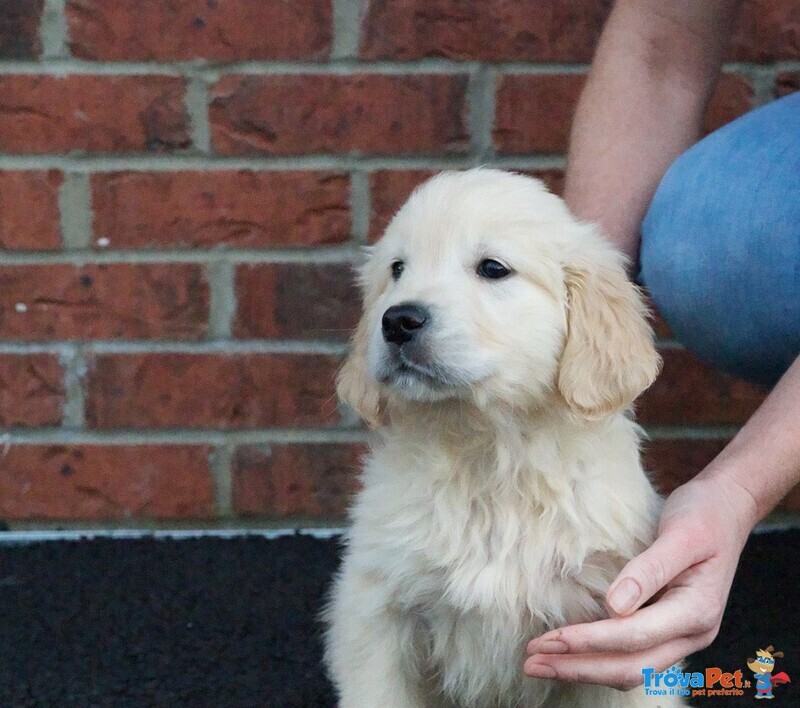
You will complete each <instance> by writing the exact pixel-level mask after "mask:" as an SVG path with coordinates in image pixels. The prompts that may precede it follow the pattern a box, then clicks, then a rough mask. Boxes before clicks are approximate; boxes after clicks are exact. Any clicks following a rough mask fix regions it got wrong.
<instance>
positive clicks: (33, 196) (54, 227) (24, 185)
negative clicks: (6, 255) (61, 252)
mask: <svg viewBox="0 0 800 708" xmlns="http://www.w3.org/2000/svg"><path fill="white" fill-rule="evenodd" d="M62 181H63V175H62V174H61V172H58V171H57V170H49V171H46V172H45V171H42V172H0V249H3V250H9V251H20V250H25V251H53V250H56V249H59V248H60V247H61V223H60V219H61V216H60V213H59V208H58V191H59V188H60V187H61V182H62Z"/></svg>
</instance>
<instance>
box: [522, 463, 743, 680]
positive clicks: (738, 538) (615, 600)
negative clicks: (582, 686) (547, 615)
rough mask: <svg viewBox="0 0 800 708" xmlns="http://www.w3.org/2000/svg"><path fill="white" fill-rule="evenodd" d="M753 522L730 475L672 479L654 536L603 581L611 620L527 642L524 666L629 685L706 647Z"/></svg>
mask: <svg viewBox="0 0 800 708" xmlns="http://www.w3.org/2000/svg"><path fill="white" fill-rule="evenodd" d="M756 521H757V512H756V505H755V503H754V501H753V499H752V497H751V496H750V495H749V494H748V493H747V492H746V491H745V490H743V489H742V488H741V487H738V486H737V485H735V483H731V484H726V485H723V484H722V483H721V482H720V481H719V479H716V478H711V479H708V478H701V477H698V478H695V479H694V480H692V481H690V482H688V483H686V484H684V485H683V486H682V487H679V488H678V489H676V490H675V491H674V492H673V493H672V495H671V496H670V497H669V498H668V499H667V501H666V503H665V505H664V509H663V512H662V514H661V520H660V522H659V531H658V537H657V539H656V541H655V542H654V543H653V545H652V546H651V547H650V548H649V549H647V550H646V551H644V552H643V553H641V554H640V555H638V556H637V557H636V558H634V559H632V560H631V561H630V562H629V563H628V564H627V565H626V566H625V567H624V568H623V569H622V571H621V572H620V574H619V575H618V576H617V578H616V580H615V581H614V582H613V583H612V584H611V587H610V588H609V590H608V593H607V594H606V604H607V606H608V608H609V612H610V614H611V618H610V619H605V620H598V621H596V622H588V623H585V624H577V625H571V626H567V627H562V628H560V629H556V630H553V631H551V632H548V633H546V634H544V635H542V636H541V637H538V638H536V639H534V640H532V641H531V642H529V643H528V646H527V652H528V654H529V656H528V658H527V659H526V661H525V664H524V671H525V673H526V674H528V675H529V676H534V677H540V678H556V679H560V680H563V681H578V682H585V683H597V684H604V685H606V686H611V687H613V688H617V689H620V690H629V689H631V688H634V687H636V686H638V685H640V684H641V683H642V673H641V670H642V668H645V667H653V668H654V669H655V670H656V671H663V670H665V669H666V668H668V667H669V666H672V665H673V664H674V663H675V662H677V661H679V660H680V659H682V658H684V657H685V656H687V655H688V654H691V653H692V652H694V651H697V650H699V649H703V648H705V647H707V646H708V645H709V644H711V642H712V641H713V640H714V638H715V637H716V636H717V632H718V631H719V626H720V622H721V620H722V613H723V611H724V609H725V604H726V602H727V599H728V593H729V592H730V587H731V583H732V582H733V576H734V573H735V572H736V566H737V564H738V562H739V556H740V554H741V552H742V548H743V547H744V544H745V542H746V540H747V536H748V534H749V533H750V530H751V529H752V527H753V526H754V525H755V523H756ZM662 589H666V590H665V592H664V593H663V595H661V597H659V598H658V599H657V600H656V601H655V602H653V603H652V604H650V605H648V606H646V607H642V605H643V604H644V603H645V602H647V601H648V600H649V599H651V598H652V597H653V596H654V595H656V593H658V592H659V591H660V590H662Z"/></svg>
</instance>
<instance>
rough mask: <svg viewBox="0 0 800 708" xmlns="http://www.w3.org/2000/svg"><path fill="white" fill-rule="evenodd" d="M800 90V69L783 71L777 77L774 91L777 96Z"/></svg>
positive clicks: (780, 96)
mask: <svg viewBox="0 0 800 708" xmlns="http://www.w3.org/2000/svg"><path fill="white" fill-rule="evenodd" d="M795 91H800V71H782V72H781V73H780V74H778V75H777V76H776V77H775V88H774V90H773V93H774V94H775V97H776V98H782V97H783V96H788V95H789V94H790V93H794V92H795Z"/></svg>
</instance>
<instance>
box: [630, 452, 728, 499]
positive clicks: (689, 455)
mask: <svg viewBox="0 0 800 708" xmlns="http://www.w3.org/2000/svg"><path fill="white" fill-rule="evenodd" d="M727 444H728V440H727V439H713V438H712V439H701V440H694V439H688V438H675V439H673V438H669V439H659V440H648V441H647V442H645V444H644V449H643V453H644V455H643V459H644V468H645V469H646V470H647V471H648V472H649V473H650V476H651V479H652V480H653V483H654V484H655V486H656V488H657V489H658V490H659V491H660V492H661V493H662V494H669V493H670V492H671V491H672V490H674V489H675V488H676V487H678V486H680V485H681V484H684V483H685V482H688V481H689V480H690V479H692V477H694V476H695V475H696V474H697V473H698V472H700V471H701V470H702V469H703V468H704V467H705V466H706V465H707V464H708V463H709V462H711V460H713V459H714V458H715V457H716V456H717V455H718V454H719V453H720V452H722V449H723V448H724V447H725V446H726V445H727Z"/></svg>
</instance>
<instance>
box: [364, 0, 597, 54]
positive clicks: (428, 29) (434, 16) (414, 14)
mask: <svg viewBox="0 0 800 708" xmlns="http://www.w3.org/2000/svg"><path fill="white" fill-rule="evenodd" d="M365 4H366V12H365V14H364V21H363V27H362V42H361V57H362V58H365V59H401V60H404V59H423V58H426V57H446V58H449V59H478V60H483V61H536V62H549V61H563V62H587V61H589V60H590V59H591V57H592V54H593V53H594V47H595V44H596V43H597V39H598V37H599V35H600V30H601V28H602V26H603V23H604V22H605V18H606V16H607V15H608V12H609V9H610V7H611V0H583V1H582V2H568V0H483V1H482V2H461V3H458V2H452V0H367V2H366V3H365Z"/></svg>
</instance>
